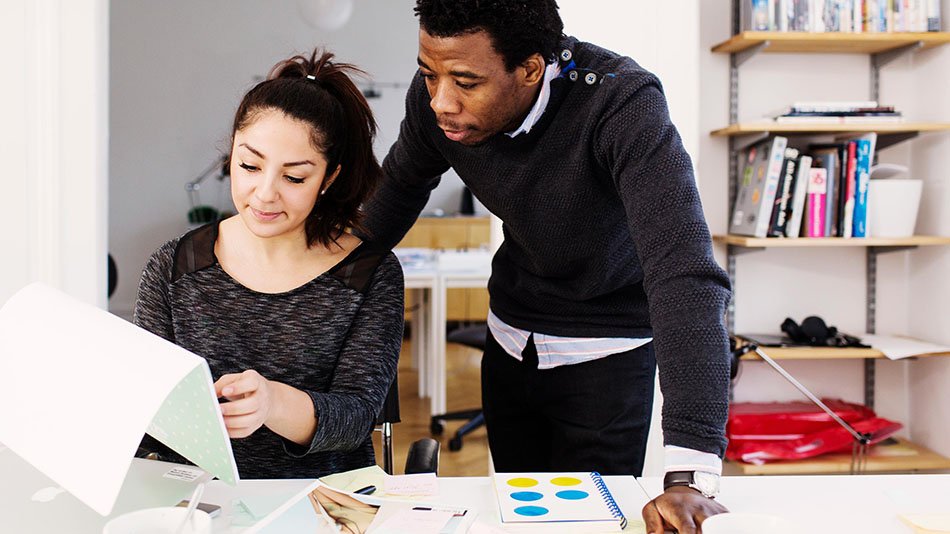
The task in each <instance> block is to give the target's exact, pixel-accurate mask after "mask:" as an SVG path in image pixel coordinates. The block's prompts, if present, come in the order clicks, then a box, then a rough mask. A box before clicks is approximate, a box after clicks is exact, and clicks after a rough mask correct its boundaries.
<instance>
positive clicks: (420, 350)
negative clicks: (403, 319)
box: [395, 249, 491, 415]
mask: <svg viewBox="0 0 950 534" xmlns="http://www.w3.org/2000/svg"><path fill="white" fill-rule="evenodd" d="M416 250H418V249H416ZM395 252H396V253H397V256H399V257H400V261H401V262H403V275H404V277H405V280H406V288H407V289H410V290H411V291H412V293H411V294H412V295H413V302H412V308H411V309H412V322H413V324H412V334H411V335H412V337H411V341H412V361H413V364H415V365H416V366H417V368H418V369H419V396H420V397H421V396H428V397H429V398H430V407H429V411H430V414H431V415H437V414H441V413H445V411H446V394H445V344H446V340H445V337H446V334H445V328H446V323H447V321H448V319H447V309H448V304H447V294H448V290H449V288H456V287H485V286H486V285H487V284H488V278H489V276H490V275H491V266H490V263H489V261H485V259H484V258H485V256H483V255H477V256H476V255H474V254H473V258H478V260H479V261H476V262H474V263H473V264H472V265H471V267H470V268H459V267H453V268H451V269H448V268H442V267H440V265H439V254H440V251H437V250H431V251H430V254H429V256H428V257H424V256H420V257H419V258H417V259H415V261H412V262H406V261H405V256H404V254H405V251H400V249H396V250H395ZM401 252H402V254H400V253H401ZM486 319H487V317H486Z"/></svg>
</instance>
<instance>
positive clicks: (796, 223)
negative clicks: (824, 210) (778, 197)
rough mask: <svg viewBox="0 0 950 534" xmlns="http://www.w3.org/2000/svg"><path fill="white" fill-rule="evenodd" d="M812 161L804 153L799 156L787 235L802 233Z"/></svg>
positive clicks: (786, 228)
mask: <svg viewBox="0 0 950 534" xmlns="http://www.w3.org/2000/svg"><path fill="white" fill-rule="evenodd" d="M811 162H812V158H811V156H807V155H804V156H801V157H800V158H798V170H797V171H796V173H795V187H794V188H793V189H792V200H791V206H790V208H789V212H790V215H789V219H788V225H787V226H786V227H785V237H798V236H799V235H801V234H802V216H803V215H804V213H805V200H806V198H807V196H808V181H809V178H810V174H811Z"/></svg>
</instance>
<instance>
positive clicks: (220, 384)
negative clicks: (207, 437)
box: [214, 369, 274, 438]
mask: <svg viewBox="0 0 950 534" xmlns="http://www.w3.org/2000/svg"><path fill="white" fill-rule="evenodd" d="M214 392H215V394H217V396H218V397H219V398H220V397H224V398H226V399H227V400H228V402H224V403H221V413H222V414H223V415H224V426H225V427H226V428H227V429H228V435H229V436H230V437H232V438H246V437H248V436H250V435H251V434H253V433H254V432H256V431H257V429H258V428H260V427H261V426H263V425H264V423H266V422H267V419H268V418H269V417H270V414H271V410H272V409H273V405H274V395H273V393H274V392H273V391H272V387H271V382H269V381H268V380H267V379H266V378H264V377H263V376H261V375H260V373H258V372H257V371H255V370H253V369H248V370H247V371H244V372H243V373H240V374H228V375H224V376H222V377H221V378H219V379H218V381H217V382H215V383H214Z"/></svg>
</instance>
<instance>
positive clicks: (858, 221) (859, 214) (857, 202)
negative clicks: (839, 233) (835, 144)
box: [852, 139, 871, 237]
mask: <svg viewBox="0 0 950 534" xmlns="http://www.w3.org/2000/svg"><path fill="white" fill-rule="evenodd" d="M856 152H857V165H856V170H855V172H856V175H857V178H856V181H857V187H856V188H855V196H854V230H853V233H852V235H853V236H854V237H867V221H868V186H869V185H870V179H871V141H869V140H867V139H858V140H857V149H856Z"/></svg>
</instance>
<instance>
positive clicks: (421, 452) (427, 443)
mask: <svg viewBox="0 0 950 534" xmlns="http://www.w3.org/2000/svg"><path fill="white" fill-rule="evenodd" d="M399 421H400V418H399V380H398V377H396V378H393V383H392V385H391V386H389V393H387V394H386V400H385V402H383V408H382V409H381V410H380V411H379V415H378V416H377V417H376V429H375V430H376V431H378V432H380V433H381V434H382V439H381V441H382V457H383V471H385V472H386V473H387V474H390V475H392V474H395V473H394V470H393V424H394V423H398V422H399ZM405 472H406V474H407V475H411V474H414V473H436V474H438V472H439V442H438V441H436V440H434V439H432V438H421V439H418V440H416V441H414V442H413V443H412V445H410V446H409V453H408V454H407V455H406V471H405Z"/></svg>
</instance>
